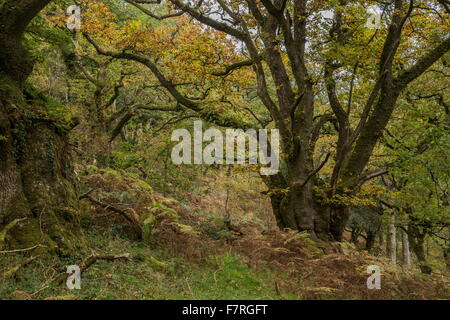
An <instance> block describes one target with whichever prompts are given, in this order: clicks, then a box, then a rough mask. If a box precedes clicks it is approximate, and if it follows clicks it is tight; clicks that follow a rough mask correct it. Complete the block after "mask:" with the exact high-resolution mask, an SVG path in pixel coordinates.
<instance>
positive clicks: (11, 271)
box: [0, 256, 39, 280]
mask: <svg viewBox="0 0 450 320" xmlns="http://www.w3.org/2000/svg"><path fill="white" fill-rule="evenodd" d="M37 257H39V256H34V257H31V258H28V259H26V260H24V261H22V262H21V263H19V264H17V265H16V266H14V267H12V268H11V269H9V270H8V271H6V272H4V273H2V275H1V276H0V280H6V279H9V278H11V277H12V276H14V275H15V274H16V273H17V271H19V269H20V268H22V267H24V266H26V265H27V264H29V263H30V262H31V261H33V260H34V259H36V258H37Z"/></svg>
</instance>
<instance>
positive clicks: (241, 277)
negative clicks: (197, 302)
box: [0, 230, 280, 299]
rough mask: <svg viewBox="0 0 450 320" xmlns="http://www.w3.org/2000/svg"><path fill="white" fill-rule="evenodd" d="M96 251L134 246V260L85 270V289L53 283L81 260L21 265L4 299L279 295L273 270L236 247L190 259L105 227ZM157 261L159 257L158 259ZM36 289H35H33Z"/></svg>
mask: <svg viewBox="0 0 450 320" xmlns="http://www.w3.org/2000/svg"><path fill="white" fill-rule="evenodd" d="M87 236H88V240H89V243H96V253H104V254H117V253H122V252H129V253H130V254H131V257H132V258H131V259H130V260H129V261H119V260H118V261H114V262H109V261H98V262H96V263H95V264H94V265H92V266H91V267H90V268H89V269H88V270H87V271H86V272H85V273H83V275H82V282H81V290H69V289H67V288H66V285H65V284H62V285H50V286H49V287H46V286H48V285H49V281H50V280H51V279H52V278H53V277H54V276H55V275H56V274H57V272H61V271H64V266H68V265H71V264H76V263H77V262H79V261H80V260H78V261H76V260H59V259H56V258H53V259H48V258H47V259H45V260H42V259H41V260H40V259H37V260H35V262H32V263H31V264H29V265H27V266H25V267H23V268H21V269H20V270H19V271H18V272H17V274H16V275H15V277H14V278H12V279H9V280H7V281H4V282H3V283H2V284H1V286H0V299H21V298H37V299H45V298H54V299H279V298H280V296H278V295H277V292H276V290H275V287H274V284H273V282H270V281H268V280H267V279H273V278H274V274H272V273H273V271H270V270H266V271H256V270H252V269H251V268H250V267H249V266H247V265H246V264H245V263H244V262H243V261H242V258H241V257H240V256H238V255H234V254H231V253H225V254H211V255H210V256H209V257H207V258H205V259H204V261H201V262H195V263H194V262H189V261H186V260H184V259H183V258H181V257H179V256H174V255H172V254H170V253H169V252H167V251H166V250H165V249H164V248H155V247H152V246H150V245H148V244H145V243H143V242H132V241H129V240H127V239H124V238H122V237H120V236H119V235H111V234H108V233H103V232H99V231H98V230H97V231H95V232H93V231H92V230H91V231H90V232H89V233H88V235H87ZM23 259H24V257H23V256H22V255H19V254H16V255H12V254H11V255H9V256H7V257H6V258H3V257H2V259H0V267H1V269H6V268H8V267H10V266H12V265H15V264H17V263H19V262H20V261H21V260H23ZM155 259H156V261H158V262H159V264H158V263H155ZM33 293H35V294H34V295H33Z"/></svg>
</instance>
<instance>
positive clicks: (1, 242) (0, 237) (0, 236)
mask: <svg viewBox="0 0 450 320" xmlns="http://www.w3.org/2000/svg"><path fill="white" fill-rule="evenodd" d="M25 219H27V218H21V219H15V220H13V221H11V222H10V223H8V224H7V225H6V226H5V227H4V228H3V230H2V231H1V232H0V250H2V249H3V248H4V246H5V239H6V235H7V234H8V231H9V230H11V229H12V228H14V226H15V225H16V224H18V223H19V222H20V221H23V220H25Z"/></svg>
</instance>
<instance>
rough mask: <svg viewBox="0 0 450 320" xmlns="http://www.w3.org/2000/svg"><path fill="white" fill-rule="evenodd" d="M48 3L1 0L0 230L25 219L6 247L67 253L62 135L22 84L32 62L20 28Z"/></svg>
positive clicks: (72, 229) (69, 205)
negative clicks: (17, 220) (43, 116)
mask: <svg viewBox="0 0 450 320" xmlns="http://www.w3.org/2000/svg"><path fill="white" fill-rule="evenodd" d="M49 2H50V0H22V1H12V0H7V1H5V2H4V4H3V6H2V7H1V9H0V47H1V48H2V49H1V51H0V138H1V139H0V229H2V226H4V225H7V224H8V223H9V222H11V221H14V220H15V219H18V218H20V219H22V218H25V219H23V220H21V222H20V223H18V224H17V225H16V226H15V227H14V228H12V229H11V230H10V231H9V232H8V234H7V237H6V244H7V246H9V247H10V248H24V247H31V246H35V245H42V246H38V248H39V249H36V250H41V249H43V248H44V247H43V246H45V249H43V250H46V251H48V252H55V251H57V252H59V253H60V254H71V253H73V251H74V250H76V249H77V248H79V247H81V245H82V241H80V234H79V220H78V201H77V196H76V193H75V188H74V185H73V183H72V179H71V176H72V168H71V162H70V156H69V150H68V141H67V135H66V133H65V131H64V130H63V129H60V128H59V126H58V125H57V124H56V123H54V122H52V121H49V120H47V119H43V118H42V116H41V115H40V114H42V112H45V110H42V109H41V107H39V106H38V105H35V104H33V94H32V93H31V90H30V89H29V87H28V89H27V87H26V86H24V85H25V80H26V79H27V77H28V75H29V74H30V72H31V69H32V65H33V64H32V61H31V60H30V59H29V57H28V54H27V52H26V51H25V49H24V48H23V45H22V36H23V32H24V31H25V28H26V26H27V25H28V23H29V22H30V21H31V20H32V18H33V17H34V16H35V15H37V14H38V12H39V11H40V10H41V9H42V8H44V7H45V5H46V4H48V3H49ZM40 98H42V97H40Z"/></svg>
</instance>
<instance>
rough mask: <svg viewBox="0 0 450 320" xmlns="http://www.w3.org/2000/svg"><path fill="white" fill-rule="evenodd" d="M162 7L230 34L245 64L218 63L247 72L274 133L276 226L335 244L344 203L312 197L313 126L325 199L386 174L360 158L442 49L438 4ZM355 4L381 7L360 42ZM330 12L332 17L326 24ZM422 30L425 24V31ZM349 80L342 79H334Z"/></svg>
mask: <svg viewBox="0 0 450 320" xmlns="http://www.w3.org/2000/svg"><path fill="white" fill-rule="evenodd" d="M126 2H128V3H132V4H134V5H135V6H138V7H141V8H142V6H143V5H145V3H153V4H154V3H155V2H158V3H159V1H146V0H140V1H134V0H126ZM167 2H168V3H171V4H172V5H173V6H174V7H175V8H176V9H177V10H178V11H182V12H184V13H186V14H188V15H190V16H191V17H192V18H194V19H195V20H197V21H198V22H200V23H202V24H204V25H205V26H207V27H210V28H212V29H215V30H218V31H221V32H224V33H226V34H228V35H229V36H230V37H233V38H235V39H236V40H238V41H239V42H240V43H241V44H242V46H243V47H244V48H245V49H246V54H247V55H248V60H246V61H242V62H239V63H236V64H233V65H230V66H226V70H227V72H226V73H225V74H228V73H229V72H230V71H232V70H235V69H237V68H242V67H245V66H251V67H252V68H253V71H254V73H255V75H256V78H257V89H258V95H259V98H260V100H261V101H262V103H263V104H264V106H265V107H266V108H267V110H268V112H269V113H270V115H271V116H272V118H273V119H274V124H275V126H276V128H278V129H279V130H280V134H281V137H282V151H283V155H284V161H285V170H283V171H282V172H280V173H279V174H278V175H274V176H271V177H269V178H266V179H265V180H266V184H267V185H268V187H269V188H270V189H271V190H274V192H271V193H270V194H271V200H272V207H273V211H274V214H275V215H276V218H277V222H278V224H279V226H280V227H283V228H291V229H295V230H306V231H308V232H310V233H311V234H312V235H313V236H318V237H320V238H323V239H334V240H337V241H340V240H341V239H342V234H343V231H344V228H345V225H346V223H347V220H348V217H349V208H348V205H347V204H345V203H339V202H336V201H334V202H333V201H328V202H327V201H321V200H323V199H319V198H318V197H317V195H316V194H315V192H314V190H315V187H316V186H318V185H319V179H317V173H318V171H319V170H320V169H321V168H322V167H323V165H324V162H321V163H320V164H319V163H314V162H315V161H314V146H315V143H316V140H317V138H318V136H319V134H320V131H321V128H322V127H323V126H324V125H325V124H326V123H327V122H330V121H331V122H332V123H333V124H334V126H335V128H336V130H337V133H338V141H337V145H336V150H335V153H334V166H333V173H332V175H331V177H330V179H329V181H328V182H327V183H326V184H325V186H326V189H327V193H326V198H328V199H333V198H336V197H337V198H339V197H341V198H342V197H346V196H347V197H348V196H353V195H355V194H356V193H357V192H358V190H359V189H360V187H361V186H362V184H363V183H365V182H366V181H368V180H370V179H373V178H375V177H377V176H380V175H382V174H384V173H386V171H387V170H386V168H377V169H375V170H368V168H369V167H368V164H369V160H370V157H371V155H372V153H373V151H374V148H375V146H376V145H377V142H378V140H379V138H380V136H381V135H382V132H383V129H384V128H385V127H386V125H387V124H388V122H389V120H390V118H391V117H392V115H393V112H394V110H395V105H396V103H397V101H398V99H399V98H401V95H402V92H403V91H404V89H405V88H406V87H407V86H408V85H409V84H410V83H411V82H412V81H414V80H415V79H416V78H418V77H419V76H420V75H422V74H423V73H424V72H425V71H426V70H427V69H428V68H429V67H430V66H432V65H433V64H434V63H435V62H436V61H438V60H439V59H440V58H441V57H443V56H444V55H445V54H446V53H447V52H448V50H449V49H450V37H448V36H445V34H446V33H447V34H448V17H449V13H450V12H449V7H448V3H447V2H446V1H414V0H410V1H402V0H393V1H388V2H379V3H378V2H376V1H363V2H361V1H348V0H340V1H313V0H296V1H290V0H274V1H272V0H260V1H257V0H239V1H238V0H216V1H183V0H168V1H167ZM361 4H364V5H370V4H378V5H379V6H380V8H381V9H382V11H383V19H382V20H383V21H382V25H381V26H380V27H379V29H380V30H373V31H374V32H373V35H372V34H371V35H370V36H368V34H369V33H368V31H367V28H366V27H365V26H364V24H365V22H366V20H367V14H365V13H364V12H365V11H363V10H360V9H358V8H361ZM330 14H331V15H332V16H333V17H332V18H326V16H330ZM324 20H325V22H323V21H324ZM415 23H417V26H415V25H414V24H415ZM427 24H429V25H431V26H433V28H431V29H427V28H426V25H427ZM416 29H417V31H416ZM369 31H370V30H369ZM355 51H356V53H355ZM155 72H156V74H158V71H157V70H155ZM349 74H350V75H351V76H350V78H351V80H350V81H348V82H347V81H345V82H344V80H346V79H347V78H348V75H349ZM162 80H164V79H162ZM162 83H163V85H165V86H166V88H167V89H168V90H169V91H170V92H172V93H173V94H174V96H175V98H177V99H178V100H179V102H180V103H181V104H186V105H187V104H189V103H190V102H189V101H184V100H183V99H182V97H179V95H178V92H177V91H176V88H174V87H173V86H171V84H170V82H164V81H163V82H162ZM347 83H348V84H347ZM272 84H273V87H274V88H275V90H274V91H275V94H273V95H272V94H271V85H272ZM367 84H369V86H370V88H369V89H368V90H367V91H366V93H365V95H364V94H362V93H359V94H358V97H355V99H354V100H355V101H352V95H354V94H356V92H357V89H358V88H357V87H358V85H359V86H363V85H366V86H367ZM322 91H324V92H326V96H327V99H328V104H329V106H330V107H331V112H330V113H325V114H318V112H317V103H316V100H317V99H318V98H319V97H320V96H321V92H322ZM356 100H358V101H356ZM352 108H354V109H352ZM355 114H356V115H357V121H354V119H353V116H354V115H355ZM327 159H328V157H327V158H326V160H327ZM326 160H325V161H326ZM316 162H317V161H316ZM322 183H323V182H322ZM276 190H283V191H284V192H276Z"/></svg>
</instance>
